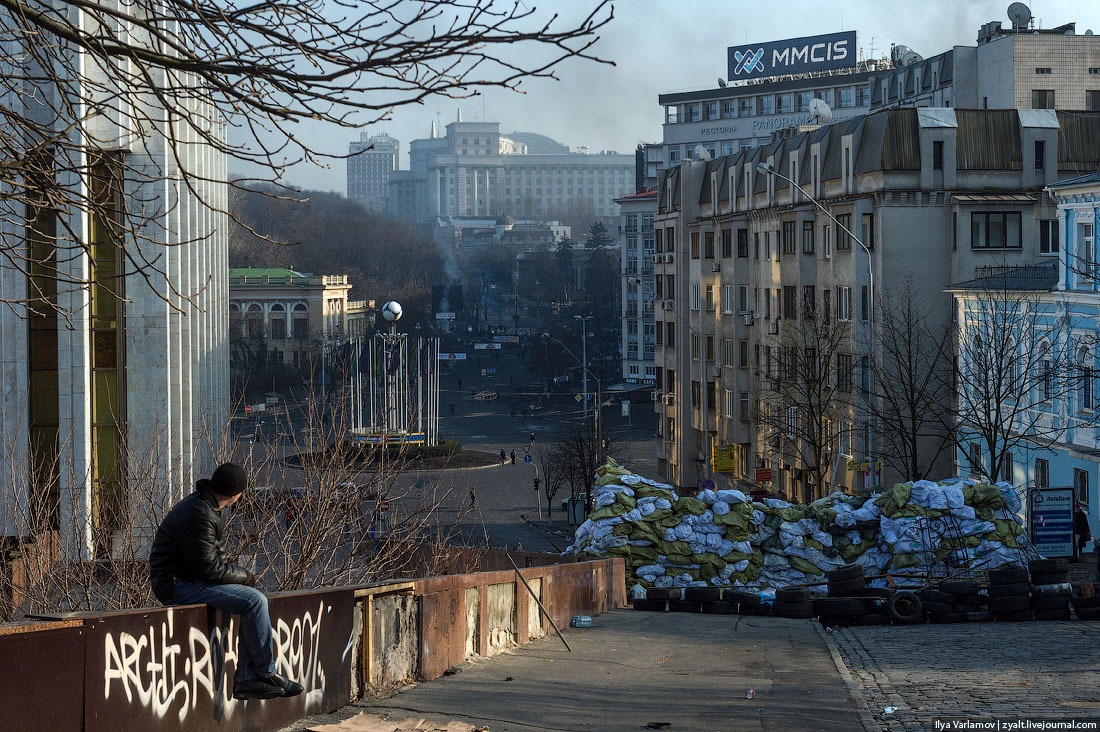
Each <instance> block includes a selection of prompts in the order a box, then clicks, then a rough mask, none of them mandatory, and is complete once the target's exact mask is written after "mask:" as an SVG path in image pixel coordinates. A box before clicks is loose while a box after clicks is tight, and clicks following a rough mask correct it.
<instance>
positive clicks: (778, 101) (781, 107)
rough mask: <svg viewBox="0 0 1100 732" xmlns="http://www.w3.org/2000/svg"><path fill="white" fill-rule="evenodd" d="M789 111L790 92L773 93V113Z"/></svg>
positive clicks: (786, 112) (787, 112)
mask: <svg viewBox="0 0 1100 732" xmlns="http://www.w3.org/2000/svg"><path fill="white" fill-rule="evenodd" d="M790 111H791V95H790V94H776V95H775V113H776V114H789V113H790Z"/></svg>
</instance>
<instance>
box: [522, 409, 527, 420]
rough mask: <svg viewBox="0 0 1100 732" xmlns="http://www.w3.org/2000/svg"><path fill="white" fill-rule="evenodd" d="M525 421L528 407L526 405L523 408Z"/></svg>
mask: <svg viewBox="0 0 1100 732" xmlns="http://www.w3.org/2000/svg"><path fill="white" fill-rule="evenodd" d="M523 421H524V422H526V421H527V407H524V408H523Z"/></svg>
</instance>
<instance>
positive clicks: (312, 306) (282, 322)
mask: <svg viewBox="0 0 1100 732" xmlns="http://www.w3.org/2000/svg"><path fill="white" fill-rule="evenodd" d="M350 290H351V285H349V284H348V278H347V275H310V274H301V273H298V272H295V271H293V270H289V269H279V268H270V269H263V268H253V267H234V268H233V269H231V270H229V329H230V338H231V339H232V340H233V341H235V342H239V343H249V344H253V347H252V348H249V349H238V348H235V349H234V353H235V354H237V353H245V352H248V353H252V352H253V351H256V352H257V353H262V354H263V356H264V358H265V360H267V361H268V362H271V361H274V362H275V363H283V364H287V365H293V366H294V367H295V368H299V367H304V366H305V365H306V364H307V362H308V358H309V356H310V354H311V353H313V352H316V351H318V349H319V348H320V344H321V343H327V344H328V345H330V346H331V345H333V344H334V343H343V342H345V341H346V340H347V338H348V337H349V336H351V335H352V333H351V332H350V329H349V308H350V304H349V301H348V292H349V291H350ZM364 312H365V311H364V306H363V301H355V308H354V312H353V313H350V315H351V317H352V320H353V321H354V322H355V323H356V328H357V329H358V328H359V327H360V326H362V321H361V320H360V318H359V317H358V316H361V315H363V314H364ZM255 346H258V347H259V348H260V349H262V350H259V351H257V349H256V348H255Z"/></svg>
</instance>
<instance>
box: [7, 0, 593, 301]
mask: <svg viewBox="0 0 1100 732" xmlns="http://www.w3.org/2000/svg"><path fill="white" fill-rule="evenodd" d="M574 17H575V20H574V21H573V22H567V21H564V20H562V19H561V18H560V17H559V16H558V15H553V16H551V17H549V18H545V17H543V16H542V15H541V14H540V13H539V12H538V11H537V9H536V8H534V7H531V6H529V5H528V4H525V3H522V2H497V1H496V0H384V1H383V2H371V3H351V4H348V3H329V4H326V3H324V2H323V1H322V0H316V1H314V2H286V1H285V0H273V1H271V2H262V3H237V2H232V1H230V2H228V3H204V2H200V3H197V4H196V3H191V2H181V1H180V0H165V1H164V2H161V1H159V0H158V1H156V2H154V1H153V0H133V1H132V2H128V3H123V4H118V3H107V2H103V3H100V2H95V1H93V2H73V1H72V0H9V1H8V2H6V3H5V4H4V6H3V9H0V41H2V42H3V46H4V48H5V58H4V59H3V61H2V62H0V63H2V64H3V70H4V73H0V98H2V99H4V100H5V101H4V102H3V103H0V120H2V124H0V129H3V133H2V134H0V161H2V162H0V181H2V182H3V185H2V186H0V219H2V220H3V222H4V224H5V231H9V232H19V233H21V232H23V231H24V230H29V231H30V232H32V233H33V235H35V236H38V237H40V238H42V239H44V240H46V241H47V242H48V243H49V244H50V246H49V247H46V249H47V250H48V256H43V254H42V253H41V252H39V253H28V252H26V251H25V250H24V247H23V241H22V239H23V238H24V237H23V236H18V237H10V236H5V237H4V238H3V240H0V257H2V258H3V260H4V261H5V264H6V265H8V266H12V267H15V268H17V269H20V270H23V271H26V270H28V269H29V268H30V264H31V263H34V264H36V265H37V266H42V267H45V268H46V269H48V270H49V271H50V274H51V275H52V276H53V278H54V279H56V280H57V281H58V282H59V284H60V289H61V291H62V292H65V291H72V290H77V289H80V288H82V287H85V286H87V285H89V284H90V282H91V281H92V280H94V279H95V277H94V276H92V277H88V276H86V275H85V274H82V273H81V271H80V270H73V268H71V267H68V266H66V265H65V263H66V262H68V261H69V260H71V259H72V258H73V257H74V256H77V255H82V254H85V253H91V251H90V250H91V246H92V243H91V242H90V241H89V237H88V236H86V235H85V233H84V231H83V230H82V228H81V226H79V225H77V224H75V223H74V222H76V221H78V220H79V219H77V218H75V215H76V214H78V213H82V214H84V215H86V216H88V217H90V218H91V219H92V220H93V221H96V222H101V225H102V227H103V228H104V230H105V231H106V234H105V235H106V236H107V237H109V238H110V239H112V240H114V241H116V242H120V243H122V244H123V245H124V251H123V258H124V269H125V274H127V275H137V276H140V277H144V278H145V279H146V280H147V281H148V282H149V284H150V286H151V287H152V288H153V289H154V291H155V292H157V293H158V294H159V295H161V296H162V297H165V298H166V299H168V298H169V295H172V296H175V297H179V296H180V295H182V296H183V297H187V296H189V295H193V294H194V293H189V292H178V290H180V289H181V288H182V287H183V286H182V285H181V284H179V283H177V282H173V281H171V280H167V281H165V280H164V275H165V273H166V267H165V266H164V263H163V261H162V260H163V256H164V245H167V244H179V243H181V242H179V241H174V240H173V234H172V232H171V231H169V229H170V228H171V227H169V226H168V225H167V224H166V223H165V222H164V219H165V217H166V216H167V215H168V214H169V213H170V212H171V211H172V210H173V208H174V207H175V205H176V204H175V203H174V202H175V201H176V200H177V199H178V198H179V196H180V195H182V194H184V193H186V194H187V195H189V196H191V197H193V198H194V199H195V200H196V201H198V202H199V204H200V205H201V206H202V207H205V208H206V209H208V210H210V211H215V212H219V213H221V214H230V215H231V212H228V211H227V207H226V205H225V198H226V196H225V191H224V186H223V184H224V183H225V182H226V181H225V180H224V177H225V172H224V168H223V166H222V165H220V164H218V161H219V160H220V159H221V158H223V157H224V158H226V159H227V160H228V164H229V165H230V166H235V167H243V168H244V169H245V170H246V171H247V173H248V175H249V176H250V177H249V178H248V179H245V180H241V181H237V182H236V183H235V184H236V185H241V186H254V184H255V183H256V182H257V181H269V182H271V183H275V184H279V182H280V181H282V180H283V179H284V176H285V174H286V172H287V171H288V169H289V168H290V167H291V166H294V165H296V164H298V163H307V164H312V163H322V164H323V163H325V162H327V161H326V160H325V158H326V157H333V156H326V155H325V154H324V153H322V152H321V151H320V150H319V149H318V148H317V147H315V146H314V145H312V144H311V142H310V141H309V140H307V139H305V138H304V136H303V133H302V132H301V131H300V130H301V125H300V124H299V123H302V122H320V123H328V124H331V125H334V126H337V127H343V128H357V127H362V126H365V125H369V124H371V123H374V122H377V121H380V120H383V119H388V118H389V117H390V115H391V113H392V112H393V110H394V109H397V108H399V107H403V106H406V105H414V104H422V103H423V102H424V101H425V100H426V99H428V98H430V97H433V96H437V97H448V98H456V99H458V98H465V97H469V96H472V95H476V94H478V93H480V91H481V90H483V89H486V88H493V87H496V88H505V89H510V90H515V91H521V88H520V86H521V83H522V82H523V81H524V80H526V79H531V78H539V77H542V78H554V70H555V69H556V68H557V67H558V66H560V65H561V64H562V63H563V62H564V61H566V60H569V59H588V60H593V61H601V59H598V58H597V57H596V56H594V55H593V54H592V47H593V44H595V43H596V41H597V40H598V33H599V31H600V29H601V28H602V27H603V26H604V25H605V24H606V23H607V22H609V21H610V19H611V17H612V10H611V7H610V5H609V4H608V1H607V0H592V2H591V3H589V4H587V5H586V6H585V9H583V10H582V11H581V12H580V14H579V17H577V16H574ZM227 130H228V131H229V132H228V134H227ZM207 151H211V152H212V153H213V155H208V154H206V152H207ZM197 153H203V154H201V155H200V154H197ZM335 157H340V156H335ZM211 160H213V161H214V162H213V163H212V162H211ZM164 181H169V182H170V188H172V190H173V191H175V193H171V192H170V193H169V194H167V195H162V194H161V192H160V191H159V190H154V189H156V186H157V185H158V183H163V182H164ZM281 190H283V191H284V193H285V194H286V195H293V194H292V193H290V192H288V191H287V189H286V188H282V189H281ZM28 236H30V235H28ZM32 249H33V247H32ZM154 275H159V277H154ZM111 276H122V273H119V274H114V275H111ZM205 285H206V283H201V282H200V283H198V285H197V287H198V288H200V289H201V288H202V287H205ZM166 290H167V291H168V292H166ZM41 295H42V294H41V293H30V294H28V295H27V298H26V299H28V300H32V301H33V300H43V301H45V302H51V303H52V304H53V306H54V307H55V308H58V309H62V310H63V309H64V308H65V307H66V306H65V304H64V301H63V300H52V301H51V300H46V299H44V298H42V296H41ZM176 306H177V307H179V305H178V304H177V305H176Z"/></svg>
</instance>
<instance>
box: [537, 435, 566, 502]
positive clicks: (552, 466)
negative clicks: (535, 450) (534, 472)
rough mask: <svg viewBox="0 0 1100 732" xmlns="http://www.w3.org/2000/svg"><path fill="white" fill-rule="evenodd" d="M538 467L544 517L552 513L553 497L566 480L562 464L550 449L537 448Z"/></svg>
mask: <svg viewBox="0 0 1100 732" xmlns="http://www.w3.org/2000/svg"><path fill="white" fill-rule="evenodd" d="M539 467H540V468H542V486H541V487H542V495H543V497H544V498H546V518H547V519H551V518H552V517H553V515H554V498H555V497H556V496H557V495H558V493H560V492H561V489H562V488H563V487H564V486H565V484H566V483H567V482H568V481H567V478H566V471H565V469H564V466H563V465H562V464H561V463H560V462H558V461H557V460H555V459H554V453H553V451H552V450H539Z"/></svg>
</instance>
